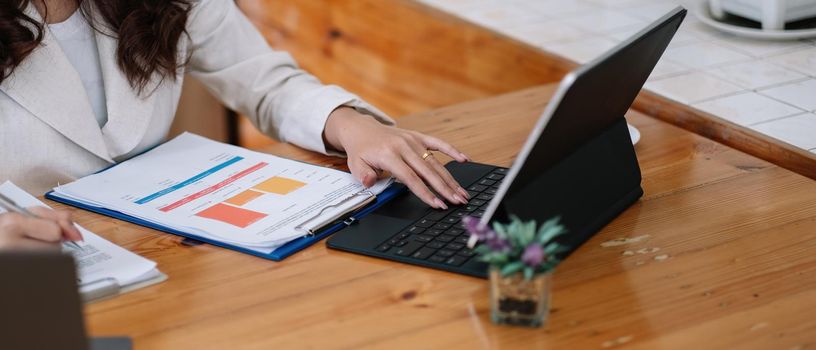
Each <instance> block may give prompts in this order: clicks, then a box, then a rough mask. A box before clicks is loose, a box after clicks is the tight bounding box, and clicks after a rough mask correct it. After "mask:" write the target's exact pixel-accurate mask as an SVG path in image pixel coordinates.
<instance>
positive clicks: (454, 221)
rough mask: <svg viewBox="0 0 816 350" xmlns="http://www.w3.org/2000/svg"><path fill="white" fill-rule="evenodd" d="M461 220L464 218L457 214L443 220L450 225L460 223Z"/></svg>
mask: <svg viewBox="0 0 816 350" xmlns="http://www.w3.org/2000/svg"><path fill="white" fill-rule="evenodd" d="M459 220H462V218H460V217H457V216H448V217H446V218H445V220H442V222H443V223H446V224H449V225H455V224H458V223H459Z"/></svg>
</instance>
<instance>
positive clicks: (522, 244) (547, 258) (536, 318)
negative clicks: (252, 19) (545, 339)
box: [463, 216, 567, 327]
mask: <svg viewBox="0 0 816 350" xmlns="http://www.w3.org/2000/svg"><path fill="white" fill-rule="evenodd" d="M559 219H560V218H558V217H555V218H553V219H550V220H547V221H546V222H545V223H543V224H542V225H541V226H540V227H538V226H537V225H536V222H535V220H533V221H528V222H524V221H522V220H521V219H519V218H518V217H515V216H513V217H512V218H511V221H510V223H509V224H501V223H493V225H492V228H491V227H489V226H488V225H486V224H485V223H482V222H481V221H480V219H478V218H474V217H466V218H464V219H463V222H464V224H465V228H466V229H467V231H468V232H469V233H470V235H471V240H470V242H469V245H470V246H473V245H474V244H475V243H476V242H481V244H480V245H479V246H477V247H476V249H475V251H476V253H477V254H478V256H479V259H480V260H482V261H484V262H487V263H488V264H490V273H489V276H490V310H491V319H492V320H493V322H495V323H497V324H512V325H521V326H528V327H538V326H541V325H543V324H544V323H545V322H546V320H547V315H548V314H549V312H550V290H551V284H552V272H553V270H554V269H555V266H556V265H558V263H559V262H560V259H559V258H558V257H557V254H559V253H561V252H564V251H566V250H567V247H566V246H564V245H562V244H560V243H558V242H556V241H555V240H554V239H555V238H556V237H558V236H560V235H562V234H564V233H565V232H566V229H565V228H564V226H562V225H561V224H560V223H559Z"/></svg>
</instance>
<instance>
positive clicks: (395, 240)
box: [388, 238, 401, 245]
mask: <svg viewBox="0 0 816 350" xmlns="http://www.w3.org/2000/svg"><path fill="white" fill-rule="evenodd" d="M400 240H401V239H399V238H392V239H391V240H390V241H388V244H390V245H396V244H397V243H399V242H400Z"/></svg>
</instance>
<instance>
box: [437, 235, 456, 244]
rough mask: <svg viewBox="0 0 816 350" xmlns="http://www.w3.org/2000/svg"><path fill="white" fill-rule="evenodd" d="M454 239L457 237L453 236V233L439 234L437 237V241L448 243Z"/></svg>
mask: <svg viewBox="0 0 816 350" xmlns="http://www.w3.org/2000/svg"><path fill="white" fill-rule="evenodd" d="M454 239H456V237H455V236H451V235H439V236H437V237H436V240H437V241H439V242H445V243H448V242H450V241H452V240H454Z"/></svg>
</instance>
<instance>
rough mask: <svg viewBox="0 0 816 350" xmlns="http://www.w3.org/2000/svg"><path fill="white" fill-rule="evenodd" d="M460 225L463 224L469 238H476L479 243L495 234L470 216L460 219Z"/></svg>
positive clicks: (477, 219)
mask: <svg viewBox="0 0 816 350" xmlns="http://www.w3.org/2000/svg"><path fill="white" fill-rule="evenodd" d="M462 223H463V224H465V229H466V230H467V231H468V232H469V233H470V235H471V236H476V238H478V239H479V240H480V241H483V240H486V239H488V237H489V236H495V235H496V232H493V230H491V229H490V227H487V225H486V224H484V223H482V220H480V219H479V218H475V217H472V216H465V217H463V218H462Z"/></svg>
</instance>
